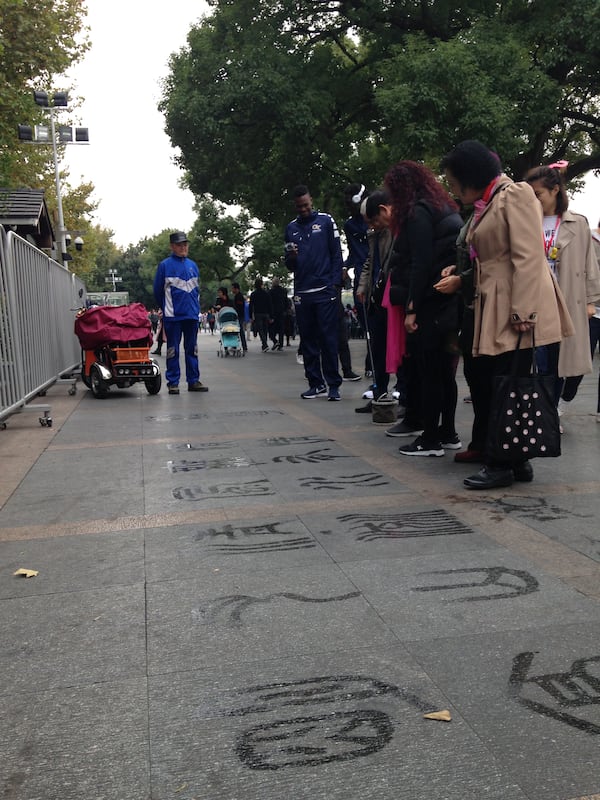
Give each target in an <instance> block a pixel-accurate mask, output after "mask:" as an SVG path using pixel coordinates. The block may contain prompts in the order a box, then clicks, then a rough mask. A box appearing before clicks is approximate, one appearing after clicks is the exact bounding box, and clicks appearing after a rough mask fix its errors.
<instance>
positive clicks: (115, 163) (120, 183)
mask: <svg viewBox="0 0 600 800" xmlns="http://www.w3.org/2000/svg"><path fill="white" fill-rule="evenodd" d="M87 7H88V17H87V22H88V25H89V26H90V29H91V31H90V38H91V42H92V47H91V50H90V51H89V52H88V54H87V55H86V57H85V59H84V61H83V62H82V63H81V64H80V65H79V66H77V67H76V68H75V69H74V70H73V72H72V77H73V81H74V83H75V92H76V94H77V95H79V96H81V97H82V98H83V105H82V107H81V109H80V110H79V111H78V112H77V114H78V120H77V124H80V125H82V126H85V127H87V128H89V133H90V145H89V146H83V145H82V146H76V145H73V146H71V147H67V148H66V153H65V159H64V164H65V166H67V167H68V168H69V170H70V174H71V182H72V183H73V184H75V185H77V184H78V183H79V181H80V180H81V179H83V180H86V181H91V182H92V183H93V184H94V186H95V193H94V198H95V199H96V200H97V201H99V203H100V205H99V208H98V211H97V212H96V216H95V222H96V223H99V224H100V225H102V226H103V227H105V228H110V229H111V230H112V231H114V241H115V243H116V244H117V245H119V246H122V247H126V246H127V245H128V244H135V243H137V242H138V241H139V240H140V239H141V238H143V237H144V236H154V235H155V234H157V233H159V232H160V231H161V230H163V229H164V228H173V229H177V228H180V229H183V230H185V231H187V230H189V229H190V228H191V226H192V224H193V221H194V214H193V210H192V205H193V195H192V194H191V192H188V191H184V190H182V189H180V188H179V187H178V181H179V178H180V176H181V172H180V170H179V169H178V168H177V167H176V166H175V165H174V164H173V156H174V154H175V151H174V150H173V148H172V147H171V145H170V142H169V139H168V138H167V135H166V134H165V133H164V119H163V116H162V114H159V112H158V111H157V110H156V105H157V102H158V100H159V99H160V96H161V89H160V80H161V78H164V77H165V76H166V74H167V72H168V65H167V62H168V59H169V56H170V55H171V53H173V52H175V51H177V50H179V49H180V48H181V47H183V46H185V43H186V35H187V32H188V31H189V28H190V26H191V25H192V24H193V23H195V22H197V21H198V20H199V19H200V16H201V15H202V14H203V13H204V12H205V11H206V10H207V6H206V4H205V3H203V2H201V0H169V2H168V4H167V5H166V6H162V5H155V4H153V3H148V2H141V0H87ZM57 88H59V87H57ZM571 209H572V210H574V211H578V212H580V213H582V214H585V215H586V216H587V217H588V220H589V221H590V224H591V225H592V226H593V227H595V226H596V225H597V223H598V219H599V218H600V178H593V177H590V178H589V179H588V182H587V188H586V191H585V192H584V193H580V194H578V195H575V196H574V197H573V198H572V201H571Z"/></svg>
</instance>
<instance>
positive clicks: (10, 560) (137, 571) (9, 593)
mask: <svg viewBox="0 0 600 800" xmlns="http://www.w3.org/2000/svg"><path fill="white" fill-rule="evenodd" d="M20 568H25V569H34V570H38V571H39V575H38V576H37V577H36V578H35V579H23V578H18V577H15V575H14V572H15V571H16V570H18V569H20ZM143 579H144V534H143V532H142V531H127V532H126V533H123V532H122V533H114V534H109V533H105V534H99V535H86V536H58V537H54V538H51V539H26V540H23V541H11V542H2V541H0V598H16V597H28V596H32V595H45V594H56V593H59V592H77V591H82V590H90V589H99V588H101V587H107V586H119V585H121V586H128V585H131V584H134V583H141V582H142V581H143Z"/></svg>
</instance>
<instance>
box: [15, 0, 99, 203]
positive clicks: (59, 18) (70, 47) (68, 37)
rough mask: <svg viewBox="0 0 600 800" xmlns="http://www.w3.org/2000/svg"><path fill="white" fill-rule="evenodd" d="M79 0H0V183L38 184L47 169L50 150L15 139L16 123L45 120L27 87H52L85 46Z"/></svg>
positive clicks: (58, 87)
mask: <svg viewBox="0 0 600 800" xmlns="http://www.w3.org/2000/svg"><path fill="white" fill-rule="evenodd" d="M85 15H86V9H85V5H84V3H83V2H82V0H0V109H2V110H1V112H0V183H1V184H2V185H3V186H8V187H20V186H38V185H39V180H40V176H41V175H42V174H44V173H50V174H51V173H52V169H53V166H52V165H53V161H52V151H51V149H50V148H48V147H31V146H28V145H25V144H23V143H21V142H19V140H18V139H17V126H18V125H19V124H21V123H26V124H31V125H35V124H38V123H42V122H47V118H46V117H45V116H44V112H43V111H42V109H41V108H40V107H39V106H36V105H35V103H34V102H33V98H32V89H34V88H37V89H43V90H45V91H53V90H55V89H56V90H63V91H64V90H65V89H66V88H67V87H65V86H64V85H61V86H55V85H54V81H55V79H56V76H60V75H63V74H64V73H65V72H66V70H67V69H68V68H69V67H70V66H71V65H73V64H75V63H76V62H77V61H78V60H79V59H80V58H81V57H82V56H83V54H84V53H85V51H86V50H87V48H88V42H87V38H86V36H85V27H84V23H85Z"/></svg>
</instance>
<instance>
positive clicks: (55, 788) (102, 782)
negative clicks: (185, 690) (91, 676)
mask: <svg viewBox="0 0 600 800" xmlns="http://www.w3.org/2000/svg"><path fill="white" fill-rule="evenodd" d="M30 689H33V686H32V687H30ZM147 735H148V714H147V687H146V681H145V679H137V680H129V681H122V682H115V683H102V684H95V685H93V686H82V687H74V686H69V687H68V688H65V689H61V690H54V691H29V692H27V693H24V694H13V695H9V696H4V697H3V698H2V714H1V715H0V752H1V753H2V758H1V759H0V792H1V795H2V797H3V798H6V800H59V798H60V800H82V798H89V799H91V798H94V800H124V799H125V798H126V800H147V799H148V797H149V796H150V780H149V756H148V738H147Z"/></svg>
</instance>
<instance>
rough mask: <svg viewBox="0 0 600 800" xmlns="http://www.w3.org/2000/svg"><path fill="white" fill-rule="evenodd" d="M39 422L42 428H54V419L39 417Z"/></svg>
mask: <svg viewBox="0 0 600 800" xmlns="http://www.w3.org/2000/svg"><path fill="white" fill-rule="evenodd" d="M39 422H40V425H41V426H42V428H51V427H52V417H39Z"/></svg>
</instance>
